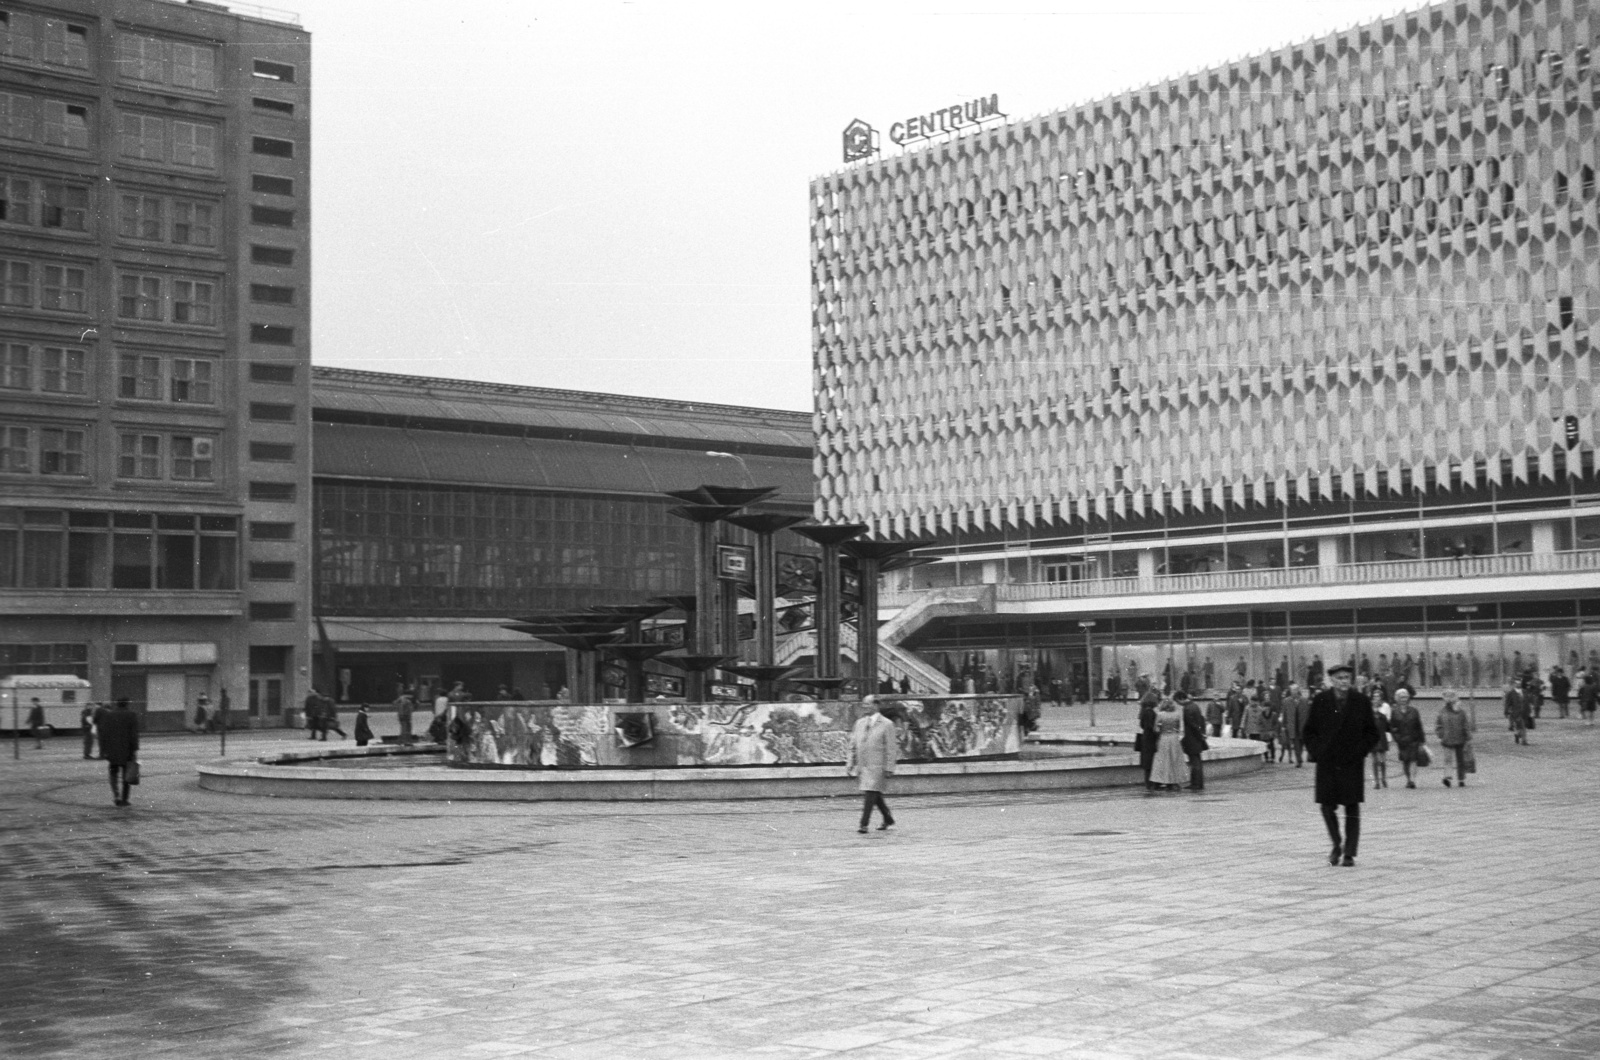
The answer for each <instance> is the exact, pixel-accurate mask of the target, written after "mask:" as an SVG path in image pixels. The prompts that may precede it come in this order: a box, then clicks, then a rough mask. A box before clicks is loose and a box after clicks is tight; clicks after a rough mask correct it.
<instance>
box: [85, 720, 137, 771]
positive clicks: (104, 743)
mask: <svg viewBox="0 0 1600 1060" xmlns="http://www.w3.org/2000/svg"><path fill="white" fill-rule="evenodd" d="M94 723H95V725H96V726H97V727H98V728H99V730H100V757H101V758H104V759H105V760H106V761H107V762H110V763H111V764H112V765H114V766H125V765H127V764H128V763H129V762H131V761H133V760H134V759H135V758H138V757H139V715H137V714H135V713H134V712H133V711H131V710H102V711H101V712H100V713H99V714H97V715H95V719H94Z"/></svg>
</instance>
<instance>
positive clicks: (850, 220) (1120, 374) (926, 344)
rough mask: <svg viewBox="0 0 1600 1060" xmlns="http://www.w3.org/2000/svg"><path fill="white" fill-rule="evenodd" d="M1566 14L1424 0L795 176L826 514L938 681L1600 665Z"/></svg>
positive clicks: (1590, 137) (1415, 676)
mask: <svg viewBox="0 0 1600 1060" xmlns="http://www.w3.org/2000/svg"><path fill="white" fill-rule="evenodd" d="M1597 20H1600V10H1597V9H1596V8H1595V6H1594V5H1591V4H1573V3H1570V2H1563V0H1533V2H1526V3H1521V4H1514V5H1506V4H1500V3H1493V2H1489V0H1460V2H1452V3H1444V4H1438V5H1434V6H1431V7H1428V8H1426V9H1423V10H1420V11H1415V12H1411V13H1407V14H1402V15H1398V16H1395V17H1393V18H1390V19H1386V20H1383V21H1379V22H1375V23H1371V24H1368V25H1364V26H1358V27H1355V28H1353V29H1350V30H1347V31H1344V32H1340V33H1336V34H1333V35H1330V36H1327V37H1323V38H1320V39H1317V40H1312V41H1307V42H1304V43H1302V44H1298V45H1294V46H1290V47H1285V48H1282V49H1280V50H1278V51H1275V52H1271V53H1268V54H1263V55H1257V56H1254V57H1250V58H1246V59H1242V60H1239V61H1237V62H1234V63H1231V64H1229V65H1226V66H1222V67H1218V68H1215V69H1211V70H1207V71H1204V72H1200V73H1195V74H1189V75H1185V76H1183V77H1180V78H1177V79H1174V80H1171V81H1167V82H1164V83H1160V84H1155V85H1150V86H1147V87H1145V88H1141V89H1138V90H1135V91H1131V92H1127V93H1124V94H1122V95H1119V96H1115V97H1111V98H1107V99H1102V100H1098V101H1094V102H1091V103H1087V104H1083V105H1080V106H1076V107H1071V108H1068V109H1066V110H1062V111H1058V112H1056V113H1053V114H1049V115H1045V116H1042V117H1038V118H1034V119H1030V120H1027V121H1022V122H1013V123H1010V124H1006V125H1003V126H998V127H992V128H990V129H988V130H986V131H983V132H978V133H973V134H969V135H961V136H953V137H952V138H950V139H947V140H946V141H945V142H942V143H937V144H931V145H928V146H925V147H921V148H919V149H915V150H907V151H905V152H903V153H901V154H899V155H897V156H895V157H887V158H880V159H869V160H867V161H864V162H861V163H859V164H855V165H852V166H850V167H849V168H846V169H843V170H841V171H838V172H835V173H833V174H830V175H828V176H825V177H822V178H819V179H817V180H816V181H814V182H813V185H812V189H811V191H812V203H811V207H812V210H811V213H812V218H811V219H812V240H813V275H814V288H813V302H814V318H815V325H814V334H813V345H814V356H815V368H816V375H817V379H818V403H819V409H818V411H819V416H818V424H819V432H818V440H817V445H818V451H819V469H820V471H819V478H818V485H817V497H818V506H819V515H820V516H821V517H822V518H826V519H829V520H839V521H857V522H862V523H866V524H868V525H869V526H870V527H871V528H872V531H873V532H874V533H876V534H879V535H882V536H889V537H902V538H924V539H929V540H931V541H933V542H934V547H933V548H932V549H930V554H933V553H936V554H937V555H938V556H939V562H937V563H934V564H931V565H928V566H924V567H918V568H913V569H911V570H908V571H902V572H898V573H897V574H896V575H894V576H892V579H891V582H890V583H889V584H888V585H886V586H885V592H884V595H883V602H884V608H883V611H882V612H881V615H880V617H881V618H882V619H883V621H884V624H883V629H882V635H883V638H884V640H885V641H886V642H889V643H892V644H896V645H899V646H901V647H903V648H910V649H914V650H915V651H917V652H919V653H921V654H922V655H923V656H924V657H925V658H926V659H928V660H929V661H931V662H933V663H935V664H936V665H941V666H943V667H944V668H945V669H946V670H947V672H950V673H963V672H965V673H967V674H973V673H977V674H979V675H980V676H982V677H983V678H984V679H985V680H987V679H988V677H989V676H991V675H992V676H993V677H994V678H995V679H997V680H998V681H999V682H1000V683H1001V684H1006V683H1008V682H1011V681H1014V680H1017V679H1018V678H1019V677H1027V676H1032V677H1034V678H1042V679H1045V680H1060V681H1062V682H1063V684H1064V685H1065V686H1067V687H1069V688H1071V687H1073V686H1076V687H1077V688H1078V689H1079V690H1080V691H1087V689H1088V688H1089V687H1090V686H1091V685H1092V686H1094V687H1095V688H1102V689H1103V688H1105V687H1106V686H1107V685H1108V684H1113V683H1118V684H1126V683H1128V682H1130V681H1132V680H1133V679H1135V678H1137V677H1138V675H1140V674H1146V673H1148V674H1150V675H1152V677H1154V678H1155V679H1157V680H1165V681H1166V682H1167V683H1169V684H1171V685H1173V686H1175V687H1182V686H1188V687H1190V688H1193V689H1204V688H1208V687H1209V688H1219V687H1226V686H1227V684H1228V683H1229V682H1230V681H1231V680H1233V679H1235V678H1238V677H1241V676H1243V677H1247V678H1255V679H1265V680H1273V679H1278V680H1283V679H1288V678H1293V679H1297V680H1302V681H1303V680H1305V679H1306V678H1308V677H1314V676H1316V675H1317V674H1318V672H1319V671H1321V670H1322V669H1324V668H1325V667H1326V666H1328V665H1331V664H1332V663H1334V662H1336V661H1338V662H1350V663H1353V664H1354V665H1356V666H1357V667H1358V668H1360V669H1363V670H1366V671H1369V672H1371V673H1373V674H1375V675H1378V674H1382V675H1387V676H1389V677H1390V678H1391V679H1392V680H1409V681H1410V682H1411V683H1412V684H1414V685H1416V686H1418V687H1419V688H1420V689H1423V690H1424V691H1427V690H1430V689H1432V690H1435V691H1436V690H1437V689H1438V688H1439V687H1440V686H1443V685H1446V684H1458V685H1466V686H1470V687H1474V688H1478V689H1485V690H1487V689H1488V688H1490V687H1492V686H1495V685H1497V684H1499V683H1500V682H1502V681H1503V680H1505V679H1506V678H1507V677H1508V676H1510V675H1512V674H1515V673H1518V672H1526V671H1530V670H1534V671H1540V672H1548V670H1549V669H1550V668H1551V667H1552V666H1554V665H1558V664H1559V665H1561V666H1563V667H1565V668H1567V669H1568V670H1569V671H1570V670H1572V669H1575V668H1576V667H1578V666H1584V665H1588V666H1594V665H1596V664H1600V630H1596V629H1595V625H1596V619H1597V617H1600V598H1597V597H1600V594H1597V593H1596V590H1597V589H1600V483H1597V482H1596V480H1595V472H1594V447H1595V413H1594V399H1593V394H1594V383H1595V369H1594V364H1593V356H1592V349H1591V341H1592V338H1591V336H1592V329H1593V327H1594V324H1595V321H1596V318H1597V315H1600V294H1597V292H1600V224H1597V218H1596V203H1597V193H1596V179H1595V169H1596V164H1597V161H1596V158H1595V153H1596V143H1597V139H1600V138H1597V137H1596V135H1595V127H1594V110H1595V107H1596V105H1597V104H1600V81H1597V76H1596V75H1597V69H1600V68H1597V65H1596V62H1595V58H1594V56H1593V53H1592V50H1593V48H1594V46H1595V41H1596V39H1597V36H1600V22H1597Z"/></svg>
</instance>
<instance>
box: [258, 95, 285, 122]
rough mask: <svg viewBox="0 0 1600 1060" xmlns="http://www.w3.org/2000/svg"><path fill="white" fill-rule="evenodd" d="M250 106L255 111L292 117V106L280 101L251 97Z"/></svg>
mask: <svg viewBox="0 0 1600 1060" xmlns="http://www.w3.org/2000/svg"><path fill="white" fill-rule="evenodd" d="M250 105H251V106H252V107H255V108H256V109H257V110H270V111H272V112H273V113H275V114H284V115H288V116H290V117H293V116H294V104H293V103H289V102H287V101H286V100H281V99H267V98H265V97H264V96H252V97H251V98H250Z"/></svg>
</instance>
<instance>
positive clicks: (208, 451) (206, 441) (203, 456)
mask: <svg viewBox="0 0 1600 1060" xmlns="http://www.w3.org/2000/svg"><path fill="white" fill-rule="evenodd" d="M216 445H217V443H216V439H214V438H196V439H195V440H194V458H195V459H196V460H210V459H211V456H212V453H213V451H214V450H215V449H216Z"/></svg>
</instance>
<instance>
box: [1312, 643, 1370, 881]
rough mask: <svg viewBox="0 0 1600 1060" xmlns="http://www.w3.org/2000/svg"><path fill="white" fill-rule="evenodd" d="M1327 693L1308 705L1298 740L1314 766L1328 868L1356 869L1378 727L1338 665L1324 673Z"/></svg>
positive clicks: (1348, 672)
mask: <svg viewBox="0 0 1600 1060" xmlns="http://www.w3.org/2000/svg"><path fill="white" fill-rule="evenodd" d="M1328 678H1329V679H1330V680H1331V681H1332V682H1333V687H1331V688H1325V689H1323V690H1322V691H1321V692H1318V693H1317V694H1316V697H1315V698H1313V699H1312V700H1311V707H1310V709H1309V710H1308V711H1307V716H1306V724H1305V728H1304V729H1303V730H1302V737H1303V738H1304V740H1305V745H1306V751H1307V752H1308V753H1309V754H1310V756H1311V760H1312V761H1313V762H1315V763H1316V765H1317V776H1316V800H1317V802H1318V803H1319V804H1320V805H1321V806H1322V820H1323V822H1324V823H1326V824H1327V826H1328V835H1329V837H1330V838H1331V839H1332V840H1333V853H1331V854H1330V855H1328V864H1330V865H1339V864H1343V865H1346V866H1349V865H1354V864H1355V863H1356V848H1357V846H1358V845H1359V844H1360V842H1361V803H1362V802H1363V801H1364V800H1365V798H1366V788H1367V783H1366V774H1365V771H1364V768H1363V767H1364V764H1365V763H1366V760H1367V754H1368V753H1369V752H1370V751H1371V750H1372V748H1373V745H1374V744H1376V743H1377V742H1378V727H1377V724H1376V723H1375V722H1374V721H1373V720H1372V701H1371V700H1370V699H1368V698H1367V697H1366V696H1365V695H1363V694H1362V693H1360V692H1357V691H1355V690H1354V689H1352V688H1351V687H1350V682H1351V678H1352V670H1351V668H1350V667H1349V666H1346V665H1344V664H1342V663H1341V664H1339V665H1336V666H1330V667H1328ZM1340 806H1343V807H1344V836H1343V838H1342V839H1341V837H1340V835H1339V807H1340Z"/></svg>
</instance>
